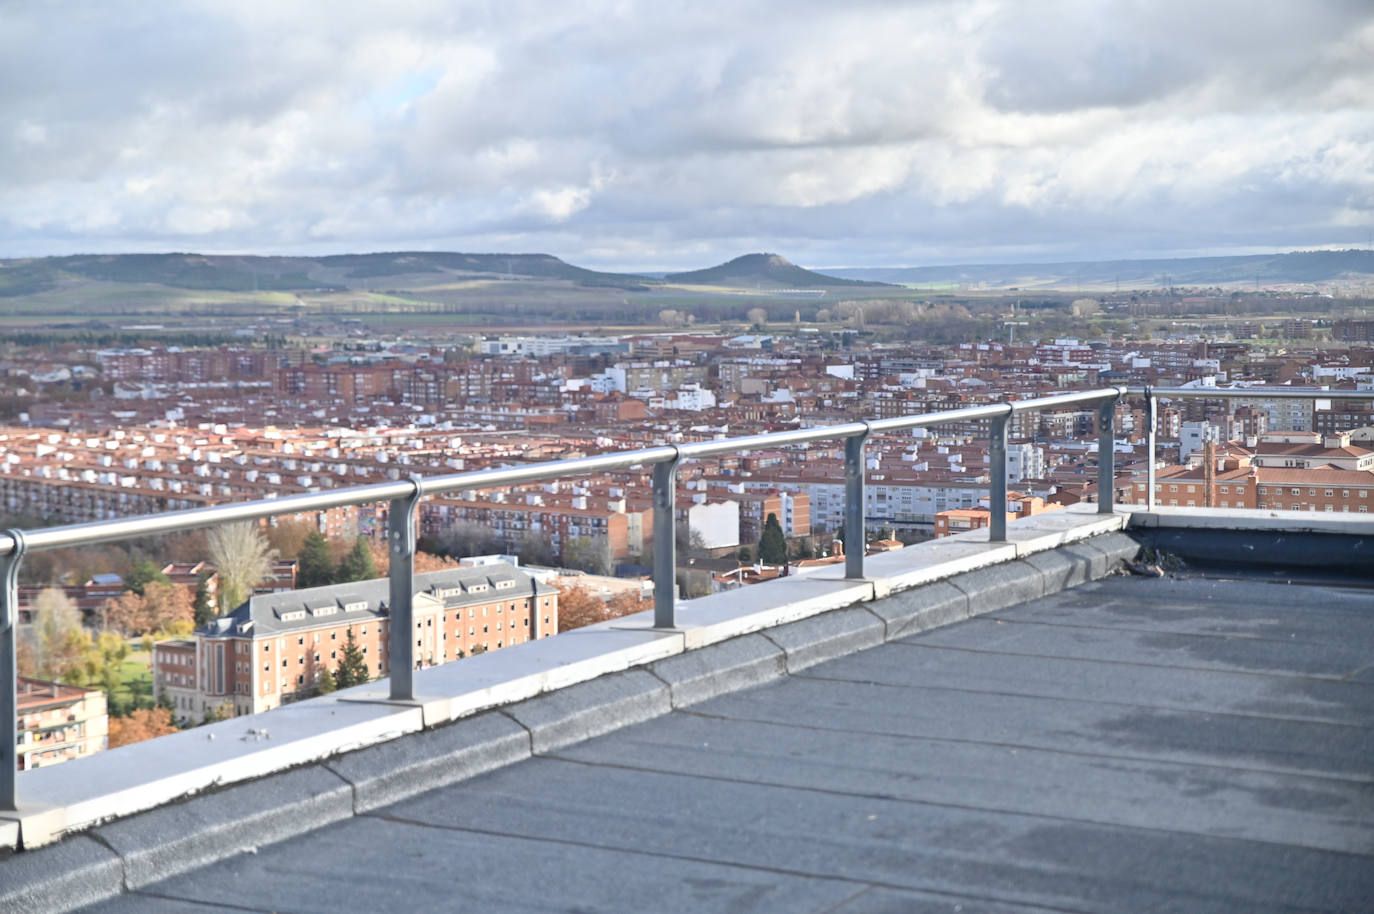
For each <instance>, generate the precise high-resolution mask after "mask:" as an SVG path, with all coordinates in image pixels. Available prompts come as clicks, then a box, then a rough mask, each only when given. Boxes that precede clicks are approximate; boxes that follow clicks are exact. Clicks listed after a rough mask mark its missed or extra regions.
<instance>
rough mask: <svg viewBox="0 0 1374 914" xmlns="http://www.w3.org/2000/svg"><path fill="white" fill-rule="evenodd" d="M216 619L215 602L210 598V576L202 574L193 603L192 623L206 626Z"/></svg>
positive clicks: (197, 581) (197, 583)
mask: <svg viewBox="0 0 1374 914" xmlns="http://www.w3.org/2000/svg"><path fill="white" fill-rule="evenodd" d="M214 618H215V601H214V600H213V599H212V598H211V597H210V575H209V574H207V573H205V572H203V571H202V572H201V574H200V577H199V578H197V579H196V598H195V600H193V601H192V602H191V622H192V623H193V624H194V625H196V626H201V625H206V624H208V623H209V622H210V620H211V619H214Z"/></svg>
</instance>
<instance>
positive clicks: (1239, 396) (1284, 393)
mask: <svg viewBox="0 0 1374 914" xmlns="http://www.w3.org/2000/svg"><path fill="white" fill-rule="evenodd" d="M1127 393H1128V394H1130V395H1132V396H1140V397H1143V398H1144V399H1145V428H1146V439H1145V440H1146V454H1147V461H1146V465H1145V508H1146V510H1154V507H1155V438H1156V436H1157V433H1158V426H1159V423H1158V413H1159V401H1160V399H1165V400H1370V401H1374V390H1319V389H1316V388H1312V387H1297V388H1282V387H1258V388H1257V387H1150V386H1148V385H1147V386H1144V387H1129V388H1127ZM1183 456H1184V455H1182V454H1180V455H1179V457H1180V459H1182V457H1183Z"/></svg>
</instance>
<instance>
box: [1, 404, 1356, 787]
mask: <svg viewBox="0 0 1374 914" xmlns="http://www.w3.org/2000/svg"><path fill="white" fill-rule="evenodd" d="M1132 395H1134V396H1143V397H1144V398H1145V400H1146V404H1147V414H1148V415H1149V417H1150V420H1151V427H1150V430H1149V437H1148V441H1149V466H1150V470H1149V473H1150V477H1151V479H1153V473H1154V427H1153V419H1154V408H1155V403H1156V401H1157V400H1158V399H1159V398H1227V397H1274V396H1278V397H1286V398H1307V399H1339V400H1358V399H1365V400H1368V399H1374V391H1371V392H1368V393H1364V394H1363V395H1361V392H1352V391H1325V390H1312V389H1296V390H1286V391H1276V390H1275V389H1273V388H1266V389H1261V390H1256V389H1247V388H1155V387H1139V386H1132V387H1126V386H1118V387H1105V388H1097V389H1093V390H1083V391H1073V392H1070V393H1063V394H1054V395H1052V396H1047V397H1039V398H1032V399H1025V400H1011V401H1007V402H1003V403H991V404H986V405H982V406H973V407H968V408H965V409H954V410H946V411H942V412H935V413H925V414H922V415H915V416H899V417H894V418H888V419H875V420H871V421H861V422H850V423H845V424H842V425H832V426H817V427H810V428H802V429H796V430H793V431H785V432H773V433H768V434H761V435H750V436H745V437H740V438H730V439H722V440H716V441H698V442H691V443H687V444H681V445H664V446H659V447H650V448H643V449H640V450H634V451H622V452H617V453H611V454H599V455H596V456H592V457H580V458H575V459H570V460H555V461H548V462H544V463H535V464H528V465H523V466H513V467H501V468H497V469H489V470H477V471H472V472H465V473H452V474H447V475H443V476H429V477H420V476H414V477H411V478H410V479H405V480H399V481H396V482H386V483H375V484H371V485H363V486H356V487H352V488H347V489H340V490H337V491H330V492H318V493H308V494H302V495H289V496H285V497H282V498H269V499H261V500H257V501H249V502H241V503H237V504H229V505H215V506H211V507H205V508H193V509H189V510H185V511H173V512H167V513H163V514H153V515H145V516H141V517H132V518H125V519H119V520H107V521H95V522H91V523H84V524H69V525H65V526H60V527H48V528H43V529H37V530H7V531H4V532H3V533H0V810H14V809H17V806H16V796H15V781H16V778H15V773H16V768H17V753H16V751H15V750H16V748H17V738H18V735H17V729H16V724H17V710H18V708H17V701H18V696H17V687H16V682H17V680H16V665H15V636H16V631H17V624H18V618H19V607H18V587H17V571H18V568H19V565H20V563H21V562H22V561H23V558H24V556H25V555H26V554H28V553H30V552H41V551H47V550H52V549H60V548H64V547H70V546H79V545H91V544H96V543H104V542H111V541H115V540H123V539H131V538H134V537H140V536H150V535H157V534H166V533H175V532H180V531H185V530H195V529H200V528H203V527H209V526H214V525H217V524H224V523H232V522H235V521H245V520H259V519H262V518H266V517H273V516H277V515H282V514H296V513H302V512H307V511H319V510H326V509H329V508H338V507H346V506H351V505H362V504H371V503H375V502H379V501H386V502H389V504H390V510H389V514H388V544H389V549H390V551H391V564H390V574H389V576H390V578H391V587H390V595H391V602H390V604H389V612H390V615H391V624H390V626H389V643H388V652H389V656H390V660H391V662H390V668H391V673H390V679H391V687H390V693H391V697H392V699H393V700H410V699H412V698H413V697H414V696H413V691H414V690H413V683H412V675H413V666H414V664H413V662H412V660H413V658H412V653H413V651H412V648H411V639H410V637H409V632H410V629H411V600H412V597H413V594H412V593H411V580H412V576H413V573H414V555H415V541H414V533H415V525H414V517H415V510H416V506H417V505H418V503H419V500H420V499H421V498H424V497H426V496H430V495H444V494H449V493H453V492H464V491H472V490H476V489H486V488H493V487H496V486H502V485H513V484H516V483H522V482H541V481H545V480H550V479H558V478H563V477H568V476H585V475H590V474H593V473H600V472H607V471H613V470H626V469H636V468H641V467H646V466H647V467H652V468H653V493H654V509H655V515H654V539H655V549H654V624H655V626H656V627H659V628H672V627H674V625H675V624H676V617H675V607H676V583H675V581H674V577H675V572H676V544H675V537H674V532H675V531H674V526H675V524H674V520H675V519H674V510H675V503H674V498H675V494H676V469H677V467H678V465H679V463H680V462H681V461H683V460H692V459H697V458H701V457H709V456H713V455H717V454H728V453H740V452H746V451H754V450H759V449H761V448H770V447H785V446H790V445H797V444H807V443H811V442H814V441H824V440H832V441H834V440H840V441H844V442H845V512H844V518H845V522H844V539H845V542H846V545H847V546H848V548H847V549H846V550H845V551H846V560H845V575H846V577H850V578H862V577H863V559H864V554H863V553H864V533H865V531H864V526H865V512H864V476H865V474H864V450H865V444H866V442H867V440H868V439H869V437H870V436H871V435H874V434H885V433H890V432H897V431H905V430H910V429H916V428H929V427H931V426H938V425H945V424H949V423H954V422H967V421H973V420H980V419H986V420H989V422H990V425H991V428H992V434H991V442H990V446H989V474H990V505H989V507H990V509H991V518H990V520H991V526H990V530H989V538H990V540H991V541H993V542H1001V541H1005V539H1006V488H1007V487H1006V431H1007V423H1008V421H1009V420H1010V419H1011V418H1012V417H1013V416H1016V415H1019V414H1021V413H1025V412H1032V411H1040V410H1044V409H1052V408H1055V407H1059V406H1075V405H1083V406H1086V405H1094V406H1096V407H1097V408H1098V411H1099V412H1098V510H1099V512H1102V513H1109V512H1111V511H1112V509H1113V494H1114V493H1113V488H1114V485H1113V484H1114V475H1113V474H1114V470H1115V461H1114V454H1113V442H1114V435H1113V430H1114V421H1113V416H1114V409H1115V405H1116V403H1117V402H1118V401H1119V400H1120V399H1121V398H1122V397H1125V396H1132ZM1150 501H1151V503H1152V502H1153V486H1151V487H1150ZM398 633H399V635H398Z"/></svg>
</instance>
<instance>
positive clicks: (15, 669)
mask: <svg viewBox="0 0 1374 914" xmlns="http://www.w3.org/2000/svg"><path fill="white" fill-rule="evenodd" d="M5 535H6V536H8V537H9V538H10V540H11V541H12V542H13V543H14V545H13V547H12V548H11V550H10V553H9V554H8V555H6V556H3V557H0V809H4V810H10V811H13V810H17V809H18V808H19V804H18V796H17V793H16V784H15V781H16V780H17V778H18V776H19V666H18V657H17V655H16V651H15V641H16V638H17V636H18V634H19V563H20V562H22V561H23V560H24V548H25V544H24V534H23V532H22V531H19V530H13V529H11V530H6V531H5Z"/></svg>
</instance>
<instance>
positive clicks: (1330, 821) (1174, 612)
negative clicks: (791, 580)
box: [86, 568, 1374, 914]
mask: <svg viewBox="0 0 1374 914" xmlns="http://www.w3.org/2000/svg"><path fill="white" fill-rule="evenodd" d="M1368 585H1369V581H1368V579H1367V578H1365V579H1357V578H1353V577H1352V578H1351V579H1349V580H1348V581H1343V580H1341V579H1340V578H1338V577H1337V578H1331V577H1330V576H1328V578H1327V579H1326V580H1325V581H1324V582H1321V583H1302V582H1301V581H1294V582H1293V583H1286V582H1275V581H1273V580H1270V579H1268V578H1266V579H1264V580H1259V579H1255V578H1253V577H1249V576H1247V573H1245V572H1243V571H1240V570H1235V571H1228V570H1227V569H1224V568H1223V569H1220V570H1217V569H1210V570H1208V571H1207V572H1206V573H1203V574H1194V573H1188V572H1183V573H1180V574H1177V575H1173V576H1169V577H1164V578H1145V577H1134V576H1123V575H1114V576H1110V577H1106V578H1103V579H1101V580H1098V581H1094V582H1090V583H1086V584H1083V585H1081V586H1078V587H1076V588H1072V589H1069V590H1064V591H1061V592H1059V593H1057V594H1054V595H1051V596H1047V597H1044V598H1041V599H1038V600H1033V601H1030V602H1023V603H1019V604H1017V605H1013V606H1010V607H1009V608H1005V609H998V610H994V611H992V612H989V613H987V614H984V615H979V616H976V617H974V618H970V619H967V620H965V621H960V622H956V623H954V624H951V625H947V626H943V627H939V628H934V629H931V630H927V631H924V632H919V633H914V634H911V635H907V636H902V637H898V638H895V639H892V640H889V641H887V643H884V644H881V645H879V646H876V647H869V648H868V649H865V650H860V651H857V652H854V653H850V654H848V655H846V656H842V657H839V658H838V659H832V660H827V661H826V662H823V663H819V664H816V665H813V666H810V667H807V668H805V669H802V670H800V671H796V672H789V673H788V674H787V675H782V676H780V677H775V678H771V680H770V681H768V682H767V683H765V684H763V685H758V686H755V687H752V688H745V689H741V690H738V691H733V692H730V693H728V694H724V695H720V696H718V697H713V698H709V699H708V700H704V701H700V702H697V703H694V704H689V705H686V706H685V707H682V706H677V705H678V704H679V703H678V702H676V701H675V702H674V705H675V707H674V709H673V710H671V711H670V712H668V713H663V714H661V715H659V716H655V717H653V718H652V719H649V720H646V721H644V722H642V723H637V724H633V725H630V726H625V727H622V728H620V729H616V730H614V731H612V732H609V733H606V734H605V735H601V736H597V737H594V738H591V739H581V740H579V739H569V740H567V741H565V742H564V743H563V744H562V745H554V744H552V743H550V745H549V746H547V747H545V748H542V749H541V745H540V740H539V738H538V736H537V733H538V731H537V730H530V734H533V735H527V736H525V737H523V738H525V739H530V740H533V747H534V755H533V757H530V758H528V759H526V760H524V761H520V762H516V763H514V764H507V765H503V766H501V767H498V768H495V769H494V770H490V771H488V772H486V773H484V774H480V775H478V776H477V777H474V778H471V779H468V780H464V781H462V782H460V783H456V784H452V785H449V786H445V787H441V788H438V789H433V790H429V791H427V792H424V793H420V794H417V795H414V796H411V797H409V798H407V799H405V800H402V801H400V802H397V803H392V804H390V805H381V806H378V807H376V808H373V809H371V810H369V811H364V812H361V813H360V814H358V815H352V816H350V817H348V818H345V819H343V820H342V821H338V822H336V823H334V824H330V825H327V826H325V827H322V828H319V829H317V830H315V831H313V832H309V833H306V834H303V835H300V836H298V837H294V838H291V839H289V840H286V841H283V842H280V843H277V844H272V845H266V846H260V847H252V848H247V849H245V850H244V852H242V853H240V854H238V855H236V856H233V857H230V858H228V859H224V860H221V861H219V862H217V863H213V864H211V865H209V866H205V867H202V868H199V869H196V870H193V871H190V872H185V873H182V874H180V875H178V876H175V877H173V878H171V879H167V880H165V881H162V882H154V883H151V884H147V885H144V886H143V887H141V888H136V889H135V890H134V891H132V892H126V893H125V894H123V895H120V896H118V897H116V898H113V899H110V900H108V901H106V902H103V903H100V904H98V905H95V906H93V907H91V908H87V909H86V910H91V911H100V912H111V914H112V912H133V911H137V912H154V914H156V912H161V911H195V910H206V911H209V910H218V909H220V906H233V907H234V908H235V909H237V910H263V911H267V910H292V911H322V912H329V914H338V912H341V911H368V912H374V911H381V910H398V911H407V910H434V909H446V910H453V909H471V910H480V911H484V912H501V911H535V910H568V911H635V912H642V911H780V912H803V911H814V912H832V914H834V912H844V914H857V912H877V911H902V912H935V911H941V912H949V911H961V910H962V911H975V910H976V911H991V912H1012V911H1040V910H1054V911H1087V910H1094V911H1103V910H1110V911H1120V910H1149V911H1160V910H1182V911H1190V912H1197V911H1226V912H1232V911H1268V910H1284V911H1287V910H1323V911H1354V910H1368V908H1369V906H1370V899H1371V898H1374V590H1371V589H1369V587H1368ZM948 586H949V585H947V584H937V585H930V586H929V587H926V588H919V589H917V590H916V591H912V592H908V593H904V594H898V595H896V596H891V597H887V598H885V599H883V600H878V601H876V602H875V603H872V604H869V605H870V606H872V607H873V608H874V610H875V611H876V610H880V609H881V604H883V603H889V604H890V603H891V602H892V601H901V600H910V599H919V598H921V597H913V596H912V594H920V593H922V592H927V593H928V592H929V591H930V588H932V587H948ZM975 611H976V610H975ZM840 612H841V613H859V612H865V610H858V609H850V610H841V611H840ZM780 639H781V636H780V635H778V634H776V631H773V632H770V631H764V632H762V633H759V634H753V635H746V636H745V637H744V638H740V639H735V641H733V642H724V643H722V644H720V645H717V646H716V648H708V649H705V650H717V649H718V650H723V651H730V650H734V651H736V652H747V650H746V647H745V646H741V645H748V644H762V645H765V646H766V643H772V642H778V641H780ZM731 645H735V646H734V647H731ZM664 662H665V663H668V662H681V663H690V662H692V660H691V655H684V656H683V657H682V658H673V659H672V660H670V661H664ZM741 662H743V661H741ZM614 675H616V676H620V677H656V676H658V675H659V674H657V673H655V672H653V671H652V668H651V669H650V670H644V669H639V670H631V671H628V672H625V673H620V674H614ZM625 681H637V680H625ZM646 681H647V680H646ZM659 687H660V688H661V687H662V684H661V683H660V685H659ZM487 716H488V717H489V718H491V719H492V720H493V721H495V722H504V723H506V724H509V725H513V723H514V722H522V723H524V724H525V725H526V726H528V719H523V718H522V716H521V712H520V711H519V706H516V708H512V709H507V710H502V711H497V712H491V713H490V714H489V715H487ZM443 732H444V731H443V730H442V729H441V730H437V731H433V734H426V735H424V736H420V737H407V740H416V739H424V738H426V737H429V736H433V738H442V733H443ZM435 734H437V735H435ZM402 742H405V741H402ZM369 751H371V750H369ZM291 776H292V775H291V774H290V773H288V774H287V775H283V776H279V777H288V778H289V777H291Z"/></svg>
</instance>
